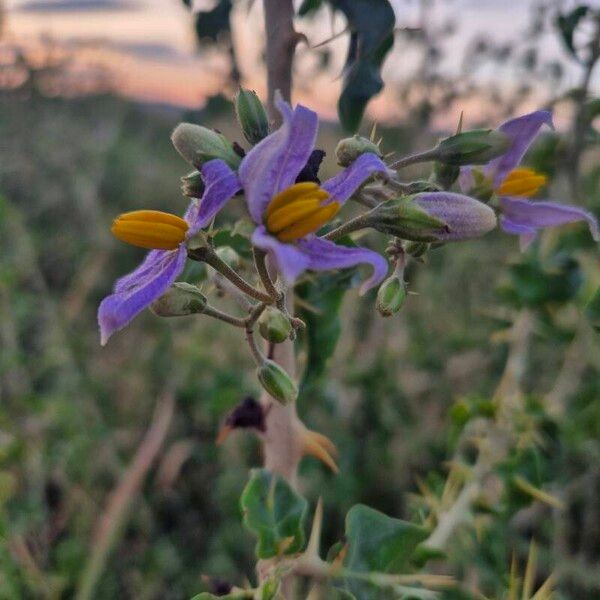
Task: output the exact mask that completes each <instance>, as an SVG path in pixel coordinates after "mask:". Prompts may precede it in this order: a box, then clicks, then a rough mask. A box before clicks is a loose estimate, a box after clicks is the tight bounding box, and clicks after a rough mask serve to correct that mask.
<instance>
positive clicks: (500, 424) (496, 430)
mask: <svg viewBox="0 0 600 600" xmlns="http://www.w3.org/2000/svg"><path fill="white" fill-rule="evenodd" d="M533 320H534V317H533V314H532V313H530V312H529V311H527V310H523V311H521V313H520V315H519V317H518V318H517V319H516V321H515V323H514V325H513V327H512V340H511V342H512V343H511V347H510V351H509V355H508V359H507V361H506V365H505V367H504V372H503V374H502V377H501V379H500V382H499V383H498V386H497V388H496V391H495V393H494V400H495V401H496V403H497V406H498V409H497V417H496V422H495V423H494V425H493V427H492V428H491V430H490V431H489V432H488V434H487V436H486V440H485V441H484V442H483V443H482V446H481V448H480V451H479V456H478V458H477V461H476V463H475V465H474V466H473V468H472V470H471V478H470V479H469V480H468V481H467V482H466V483H465V485H464V486H463V488H462V490H461V491H460V493H459V494H458V496H457V497H456V499H455V500H454V502H453V503H452V505H451V506H450V507H449V508H448V509H447V510H445V511H444V512H443V513H442V514H441V515H438V520H437V525H436V527H435V529H434V530H433V532H432V533H431V534H430V536H429V537H428V538H427V539H426V540H425V541H424V542H423V545H424V546H426V547H427V548H432V549H437V550H443V549H444V548H445V547H446V544H447V543H448V542H449V540H450V539H451V538H452V535H453V534H454V532H455V531H456V529H457V527H458V526H459V525H461V524H462V523H464V522H465V521H468V520H469V518H470V510H471V505H472V503H473V501H474V500H475V499H476V498H477V496H478V494H479V492H480V491H481V489H482V487H483V484H484V482H485V480H486V478H487V477H488V476H489V474H490V473H492V471H493V470H494V467H495V466H496V465H497V464H498V463H499V462H500V461H502V460H503V458H504V456H505V453H506V448H505V447H503V446H504V445H505V444H504V443H503V442H502V441H501V440H502V439H504V440H505V439H506V436H507V435H508V436H510V435H511V433H512V431H511V424H512V422H513V418H512V416H513V413H514V411H515V410H517V409H518V408H519V405H520V404H521V401H522V392H521V382H522V381H523V377H524V374H525V368H526V364H527V359H528V352H529V342H530V339H531V335H532V333H533ZM488 446H489V447H488ZM458 460H459V459H457V462H458Z"/></svg>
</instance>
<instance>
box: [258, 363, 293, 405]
mask: <svg viewBox="0 0 600 600" xmlns="http://www.w3.org/2000/svg"><path fill="white" fill-rule="evenodd" d="M256 375H257V377H258V380H259V381H260V383H261V385H262V386H263V388H264V389H265V390H266V391H267V392H268V393H269V394H270V395H271V396H273V398H275V400H278V401H279V402H281V403H282V404H288V403H289V402H293V401H294V400H295V399H296V398H297V397H298V388H297V387H296V384H295V383H294V382H293V381H292V379H291V378H290V376H289V375H288V374H287V373H286V372H285V370H284V369H283V368H282V367H280V366H279V365H278V364H277V363H276V362H274V361H272V360H268V359H266V360H265V361H264V362H263V363H262V365H260V367H258V369H257V370H256Z"/></svg>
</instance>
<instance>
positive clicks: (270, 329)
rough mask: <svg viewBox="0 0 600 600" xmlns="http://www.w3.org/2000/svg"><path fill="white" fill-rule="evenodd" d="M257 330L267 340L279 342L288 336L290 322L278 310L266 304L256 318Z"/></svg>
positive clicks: (290, 328)
mask: <svg viewBox="0 0 600 600" xmlns="http://www.w3.org/2000/svg"><path fill="white" fill-rule="evenodd" d="M258 330H259V331H260V335H262V337H263V338H264V339H265V340H267V341H268V342H273V343H275V344H281V342H284V341H285V340H287V339H288V338H289V336H290V331H291V330H292V324H291V323H290V320H289V319H288V318H287V317H286V316H285V315H284V314H283V313H282V312H281V311H280V310H278V309H277V308H275V307H273V306H268V307H267V308H266V309H265V310H264V312H263V314H262V315H261V316H260V319H259V320H258Z"/></svg>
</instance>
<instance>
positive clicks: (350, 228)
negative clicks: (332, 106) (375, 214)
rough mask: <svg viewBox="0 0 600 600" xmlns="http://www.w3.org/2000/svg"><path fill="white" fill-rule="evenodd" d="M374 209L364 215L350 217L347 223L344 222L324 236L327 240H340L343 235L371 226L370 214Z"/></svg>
mask: <svg viewBox="0 0 600 600" xmlns="http://www.w3.org/2000/svg"><path fill="white" fill-rule="evenodd" d="M371 212H372V211H369V212H366V213H363V214H362V215H358V217H354V219H350V220H349V221H347V222H346V223H343V224H342V225H340V226H339V227H337V228H336V229H333V230H332V231H330V232H329V233H327V234H325V235H324V236H323V238H324V239H326V240H331V241H335V240H339V239H340V238H341V237H344V236H345V235H348V234H350V233H353V232H354V231H358V230H360V229H365V228H367V227H369V216H370V214H371Z"/></svg>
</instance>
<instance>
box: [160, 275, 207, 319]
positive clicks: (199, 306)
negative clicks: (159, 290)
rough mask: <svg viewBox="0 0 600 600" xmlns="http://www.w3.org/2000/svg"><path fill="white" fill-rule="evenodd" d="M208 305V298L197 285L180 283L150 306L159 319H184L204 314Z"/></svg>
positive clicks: (175, 284)
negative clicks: (187, 316) (188, 316)
mask: <svg viewBox="0 0 600 600" xmlns="http://www.w3.org/2000/svg"><path fill="white" fill-rule="evenodd" d="M206 304H207V300H206V296H204V294H202V293H201V292H200V290H199V289H198V288H197V287H196V286H195V285H191V284H189V283H185V282H183V281H178V282H177V283H174V284H173V285H172V286H171V287H170V288H169V289H168V290H167V291H166V292H165V293H164V294H163V295H162V296H161V297H160V298H158V299H157V300H155V301H154V302H153V303H152V304H151V305H150V310H151V311H152V312H153V313H154V314H155V315H157V316H159V317H183V316H186V315H195V314H200V313H203V312H204V309H205V308H206Z"/></svg>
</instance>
